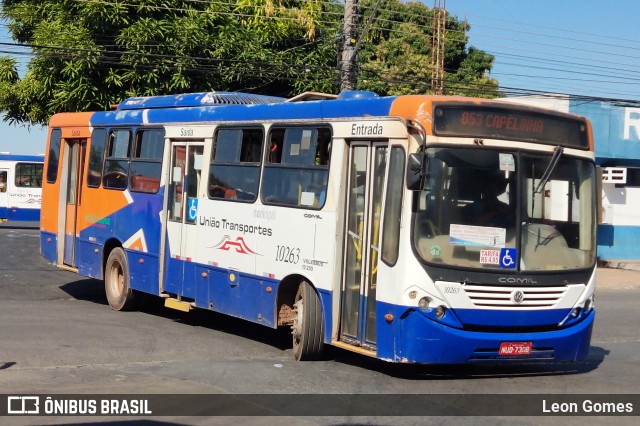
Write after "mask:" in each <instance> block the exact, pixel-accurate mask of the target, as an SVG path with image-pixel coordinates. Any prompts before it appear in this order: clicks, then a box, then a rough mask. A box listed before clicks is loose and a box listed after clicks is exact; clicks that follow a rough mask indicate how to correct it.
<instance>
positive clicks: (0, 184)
mask: <svg viewBox="0 0 640 426" xmlns="http://www.w3.org/2000/svg"><path fill="white" fill-rule="evenodd" d="M8 186H9V169H0V222H2V221H3V220H5V219H8V218H9V210H8V209H9V195H8V193H7V189H8V188H7V187H8Z"/></svg>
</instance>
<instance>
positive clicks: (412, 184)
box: [406, 152, 428, 191]
mask: <svg viewBox="0 0 640 426" xmlns="http://www.w3.org/2000/svg"><path fill="white" fill-rule="evenodd" d="M427 161H428V157H427V154H426V153H424V152H419V153H417V154H410V155H409V162H408V164H407V179H406V181H407V189H409V190H411V191H420V190H422V189H423V187H424V178H425V175H426V173H427V171H426V170H427Z"/></svg>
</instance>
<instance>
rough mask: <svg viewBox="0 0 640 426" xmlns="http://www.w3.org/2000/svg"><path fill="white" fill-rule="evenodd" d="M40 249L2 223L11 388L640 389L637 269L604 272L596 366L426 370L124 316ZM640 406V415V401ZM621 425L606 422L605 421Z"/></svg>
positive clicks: (162, 314) (253, 333)
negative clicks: (304, 358) (303, 357)
mask: <svg viewBox="0 0 640 426" xmlns="http://www.w3.org/2000/svg"><path fill="white" fill-rule="evenodd" d="M38 244H39V234H38V231H37V229H28V228H11V227H7V226H0V247H1V252H2V255H1V256H0V342H2V343H1V346H0V384H1V385H2V387H3V389H4V390H3V391H1V392H0V393H10V394H28V393H39V394H49V393H52V394H62V393H66V394H71V393H77V394H104V393H109V394H148V393H170V394H187V393H195V394H218V393H223V394H251V393H259V394H269V393H284V394H306V393H329V394H333V393H340V394H345V395H348V394H367V393H387V394H413V393H417V394H531V393H551V394H573V393H587V394H593V393H597V394H616V393H620V394H625V393H627V394H632V393H638V383H640V331H639V329H638V325H637V322H638V309H637V305H638V301H639V300H640V272H638V271H624V270H607V269H602V270H600V273H599V275H598V284H599V290H598V293H597V297H596V308H597V310H598V317H597V320H596V326H595V329H594V334H593V340H592V347H591V351H590V354H589V358H588V359H587V360H586V361H585V362H581V363H577V364H568V365H560V366H558V365H538V366H507V367H502V368H498V367H491V366H456V367H449V366H447V367H429V366H424V367H415V366H406V365H389V364H387V363H383V362H379V361H376V360H371V359H368V358H364V357H361V356H358V355H356V354H352V353H349V352H345V351H341V350H332V351H331V352H330V354H329V358H328V359H327V360H326V361H320V362H305V363H299V362H295V361H294V360H293V355H292V353H291V349H290V347H289V342H290V336H289V335H288V334H287V333H286V332H284V333H279V332H275V331H274V330H271V329H267V328H264V327H262V326H259V325H254V324H251V323H247V322H244V321H241V320H235V319H233V318H228V317H224V316H221V315H217V314H214V313H210V312H205V311H196V312H192V313H189V314H184V313H181V312H177V311H172V310H168V309H164V308H162V307H161V306H158V304H157V303H153V302H149V303H147V304H146V305H145V306H143V308H142V310H141V311H138V312H114V311H112V310H111V309H109V307H108V306H107V303H106V300H105V296H104V291H103V286H102V283H101V282H99V281H96V280H90V279H84V278H82V277H80V276H78V275H75V274H73V273H69V272H65V271H61V270H57V269H56V268H54V267H53V266H51V265H49V264H48V263H47V262H46V261H45V260H44V259H42V258H41V257H40V256H39V253H38ZM425 403H428V399H425ZM637 410H638V411H640V406H639V407H637ZM5 420H7V421H5ZM95 420H97V419H95V418H90V419H81V418H77V417H67V418H59V417H58V418H56V417H47V418H45V417H38V418H16V417H13V418H10V419H0V423H1V424H7V423H10V424H62V423H65V424H66V423H77V422H81V421H95ZM113 420H114V418H111V419H110V421H113ZM118 420H123V419H118ZM124 420H127V419H126V418H125V419H124ZM129 420H131V421H133V419H129ZM587 420H595V419H593V418H590V419H587ZM612 420H614V419H612V418H608V419H607V418H605V419H604V421H605V423H607V422H608V421H612ZM629 420H630V419H629V418H618V419H615V422H616V424H617V425H624V424H632V423H631V422H630V421H629ZM229 421H230V419H228V418H221V417H214V418H200V417H176V418H159V419H156V422H158V423H166V424H169V423H170V424H213V423H215V424H228V423H229ZM451 421H452V419H451V418H447V417H441V418H415V417H402V418H377V417H364V418H361V417H358V418H351V417H340V418H337V417H298V418H294V417H284V418H283V417H267V418H261V417H243V418H234V419H233V422H234V423H241V424H280V425H281V424H344V423H354V422H358V423H367V424H425V423H427V424H444V423H447V424H448V423H450V422H451ZM584 422H585V418H578V417H575V418H573V417H572V418H548V417H547V418H527V417H515V418H488V417H481V418H465V417H459V418H456V419H455V422H454V423H456V424H460V423H462V424H487V425H489V424H496V423H498V424H513V423H515V424H531V425H534V424H560V423H562V424H568V425H571V424H576V425H577V424H583V423H584Z"/></svg>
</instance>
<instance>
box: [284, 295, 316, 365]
mask: <svg viewBox="0 0 640 426" xmlns="http://www.w3.org/2000/svg"><path fill="white" fill-rule="evenodd" d="M293 308H294V320H293V325H292V326H291V334H292V335H293V355H294V356H295V358H296V360H298V361H308V360H314V359H319V358H320V356H321V355H322V350H323V348H324V333H323V332H324V327H323V322H322V308H321V305H320V299H319V297H318V295H317V294H316V292H315V291H314V289H313V287H311V285H310V284H309V283H307V282H302V283H300V286H299V287H298V292H297V293H296V298H295V301H294V304H293Z"/></svg>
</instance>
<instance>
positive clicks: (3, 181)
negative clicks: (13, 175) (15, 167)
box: [0, 171, 7, 192]
mask: <svg viewBox="0 0 640 426" xmlns="http://www.w3.org/2000/svg"><path fill="white" fill-rule="evenodd" d="M0 192H7V172H5V171H2V172H0Z"/></svg>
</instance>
